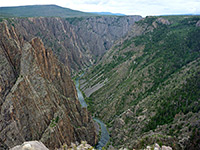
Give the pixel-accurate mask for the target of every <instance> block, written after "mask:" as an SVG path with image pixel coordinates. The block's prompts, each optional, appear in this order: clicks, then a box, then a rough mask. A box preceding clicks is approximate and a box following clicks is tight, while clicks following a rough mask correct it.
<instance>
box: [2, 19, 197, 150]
mask: <svg viewBox="0 0 200 150" xmlns="http://www.w3.org/2000/svg"><path fill="white" fill-rule="evenodd" d="M0 21H1V23H0V35H1V36H0V70H1V72H0V149H9V148H12V147H14V146H16V145H21V144H22V143H24V142H26V141H33V143H34V141H35V140H36V144H39V146H44V145H45V146H46V147H47V148H48V149H56V148H62V147H63V146H64V145H67V146H70V145H73V144H71V143H76V144H77V143H81V141H87V143H88V144H90V145H92V146H95V145H97V143H98V141H100V139H101V138H100V137H99V136H100V134H102V133H100V132H99V133H98V132H97V130H98V131H100V129H101V128H102V127H100V126H101V125H102V124H101V125H100V126H99V125H98V124H96V123H95V122H94V120H95V119H94V118H98V119H100V120H101V121H103V122H104V124H105V125H106V127H107V130H108V132H109V134H110V135H109V136H110V139H109V138H108V139H109V142H106V143H107V144H106V145H105V146H104V148H105V149H110V150H113V149H146V148H147V147H148V148H153V147H156V146H157V147H158V146H159V145H160V146H159V147H160V148H161V147H164V148H166V147H167V146H169V147H168V148H173V149H175V150H179V149H186V150H187V149H190V150H196V149H199V148H200V145H199V143H200V141H199V139H200V134H199V133H200V115H199V114H200V107H199V106H200V105H199V102H200V99H199V98H200V97H199V95H200V86H199V85H200V80H199V79H200V72H199V70H200V42H199V38H200V28H199V22H200V17H199V16H148V17H145V18H142V17H141V16H78V17H50V16H49V17H44V16H38V17H33V16H28V17H25V18H23V17H22V18H20V17H10V18H3V19H1V18H0ZM80 75H81V76H80ZM79 76H80V78H79ZM73 81H74V82H73ZM75 84H76V86H75ZM80 96H81V99H82V101H81V100H80ZM79 100H80V102H79ZM83 102H84V103H83ZM85 102H86V103H85ZM97 122H98V121H97ZM104 127H105V126H104ZM105 131H106V128H105ZM97 133H98V135H97ZM37 141H40V142H42V143H43V144H44V145H42V143H39V142H37ZM30 143H32V142H30ZM155 143H158V144H157V145H156V146H155V145H154V144H155ZM76 144H75V145H76ZM165 145H167V146H165ZM75 147H76V146H75ZM102 147H103V146H101V148H102ZM90 148H92V147H90ZM97 148H98V145H97ZM101 148H100V149H101Z"/></svg>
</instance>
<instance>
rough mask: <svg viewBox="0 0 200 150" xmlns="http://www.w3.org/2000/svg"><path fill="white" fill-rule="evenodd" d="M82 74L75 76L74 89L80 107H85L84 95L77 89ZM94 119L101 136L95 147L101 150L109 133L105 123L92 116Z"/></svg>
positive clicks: (108, 137)
mask: <svg viewBox="0 0 200 150" xmlns="http://www.w3.org/2000/svg"><path fill="white" fill-rule="evenodd" d="M83 75H84V74H81V75H80V76H79V77H78V78H76V80H75V85H76V91H77V94H78V99H79V101H80V103H81V107H87V104H86V102H85V100H84V97H83V94H82V92H81V91H80V89H79V79H80V78H81V77H82V76H83ZM93 120H94V121H96V122H97V123H98V124H99V125H100V126H101V138H100V140H99V142H98V144H97V146H96V148H97V149H99V150H101V149H102V148H103V147H104V146H105V145H106V144H107V143H108V141H109V139H110V136H109V133H108V131H107V129H106V126H105V124H104V123H103V122H102V121H101V120H99V119H97V118H93Z"/></svg>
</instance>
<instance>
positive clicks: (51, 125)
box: [50, 116, 59, 128]
mask: <svg viewBox="0 0 200 150" xmlns="http://www.w3.org/2000/svg"><path fill="white" fill-rule="evenodd" d="M58 121H59V116H57V117H56V118H54V119H52V120H51V123H50V127H51V128H53V127H55V126H56V124H57V123H58Z"/></svg>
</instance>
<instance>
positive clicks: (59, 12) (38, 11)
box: [0, 5, 97, 18]
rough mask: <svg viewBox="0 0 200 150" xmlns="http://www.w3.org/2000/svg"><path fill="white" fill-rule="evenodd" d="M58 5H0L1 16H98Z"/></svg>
mask: <svg viewBox="0 0 200 150" xmlns="http://www.w3.org/2000/svg"><path fill="white" fill-rule="evenodd" d="M96 15H97V14H93V13H85V12H81V11H77V10H72V9H69V8H64V7H60V6H57V5H27V6H16V7H0V17H63V18H65V17H82V16H96Z"/></svg>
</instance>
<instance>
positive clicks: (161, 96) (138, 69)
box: [86, 16, 200, 146]
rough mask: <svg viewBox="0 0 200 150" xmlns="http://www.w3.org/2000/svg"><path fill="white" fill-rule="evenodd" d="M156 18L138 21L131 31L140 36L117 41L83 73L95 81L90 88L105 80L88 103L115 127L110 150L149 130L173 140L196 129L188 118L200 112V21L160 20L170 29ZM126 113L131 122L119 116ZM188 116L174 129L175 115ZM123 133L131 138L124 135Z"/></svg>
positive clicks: (91, 108)
mask: <svg viewBox="0 0 200 150" xmlns="http://www.w3.org/2000/svg"><path fill="white" fill-rule="evenodd" d="M157 18H158V17H148V18H146V19H145V20H143V21H140V22H138V23H137V25H136V26H135V27H134V28H137V31H140V33H139V34H136V33H135V32H132V33H130V34H129V36H127V37H126V38H125V39H124V40H123V41H120V42H118V43H117V44H116V45H115V46H114V47H113V48H112V49H111V50H110V51H109V52H108V53H107V54H106V55H105V56H104V58H103V59H102V61H101V62H100V63H99V64H98V65H97V66H96V67H94V68H93V69H92V70H91V71H90V72H89V73H88V74H87V78H86V79H87V80H88V79H89V78H93V77H95V79H97V80H95V82H91V81H90V83H89V85H94V84H96V83H98V82H102V81H103V80H105V79H108V82H107V83H106V85H105V86H104V87H103V88H101V89H100V90H98V91H97V92H95V93H93V94H92V96H91V97H90V98H89V99H90V101H91V104H92V105H90V110H91V111H93V112H95V115H98V117H100V118H102V119H103V120H104V121H105V122H107V123H108V125H110V126H112V127H113V126H114V127H113V128H112V134H113V135H114V134H117V135H116V136H115V137H113V139H114V141H113V142H114V145H118V146H119V145H123V144H124V143H125V145H130V146H131V145H132V144H130V143H134V142H131V141H134V140H135V139H136V137H137V136H141V135H145V134H148V133H149V131H150V130H153V131H155V132H156V130H159V131H161V132H164V134H166V135H170V136H172V137H174V138H177V137H178V136H179V135H181V136H182V137H183V136H184V134H185V135H187V134H190V132H189V131H188V132H186V131H185V132H183V133H177V132H180V130H182V129H183V128H187V129H188V128H189V127H190V128H196V127H195V126H194V125H193V124H192V123H194V122H193V121H194V120H192V118H193V119H194V118H195V117H194V116H196V114H199V110H200V105H199V95H200V86H199V85H200V81H199V79H200V72H199V70H200V60H199V58H200V41H199V39H200V28H199V27H196V26H195V25H196V22H197V21H198V20H200V17H199V16H171V17H170V16H165V17H163V18H165V19H168V20H169V22H171V24H170V25H166V24H163V23H162V22H159V21H157ZM133 31H135V30H134V29H133ZM136 35H139V36H136ZM97 74H98V76H100V77H99V78H97V77H96V75H97ZM128 109H130V110H131V111H132V113H133V114H132V115H131V117H130V116H129V117H127V116H126V115H123V114H122V113H124V112H126V111H127V110H128ZM189 113H192V115H191V117H189V118H187V117H186V118H187V120H190V119H191V121H190V123H189V122H188V121H187V120H186V121H185V122H183V123H182V125H180V127H179V128H177V126H178V125H179V123H180V122H177V121H176V119H175V118H176V116H177V114H181V116H182V118H184V116H187V115H188V114H189ZM198 116H199V115H198ZM119 117H120V118H122V119H123V120H124V123H125V124H124V125H123V127H122V128H121V129H117V127H115V126H116V125H117V124H118V123H117V121H116V118H119ZM113 120H115V121H113ZM183 120H184V119H183ZM191 122H192V123H191ZM174 124H175V125H174ZM185 124H187V126H186V125H185ZM160 126H167V127H166V128H164V127H163V128H162V129H160ZM188 130H189V129H188ZM126 131H127V133H129V134H127V135H126V134H124V132H126ZM121 136H122V137H123V138H122V137H121ZM119 137H120V138H119ZM169 144H170V143H169ZM171 144H172V143H171ZM139 146H144V143H143V145H140V144H139Z"/></svg>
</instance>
